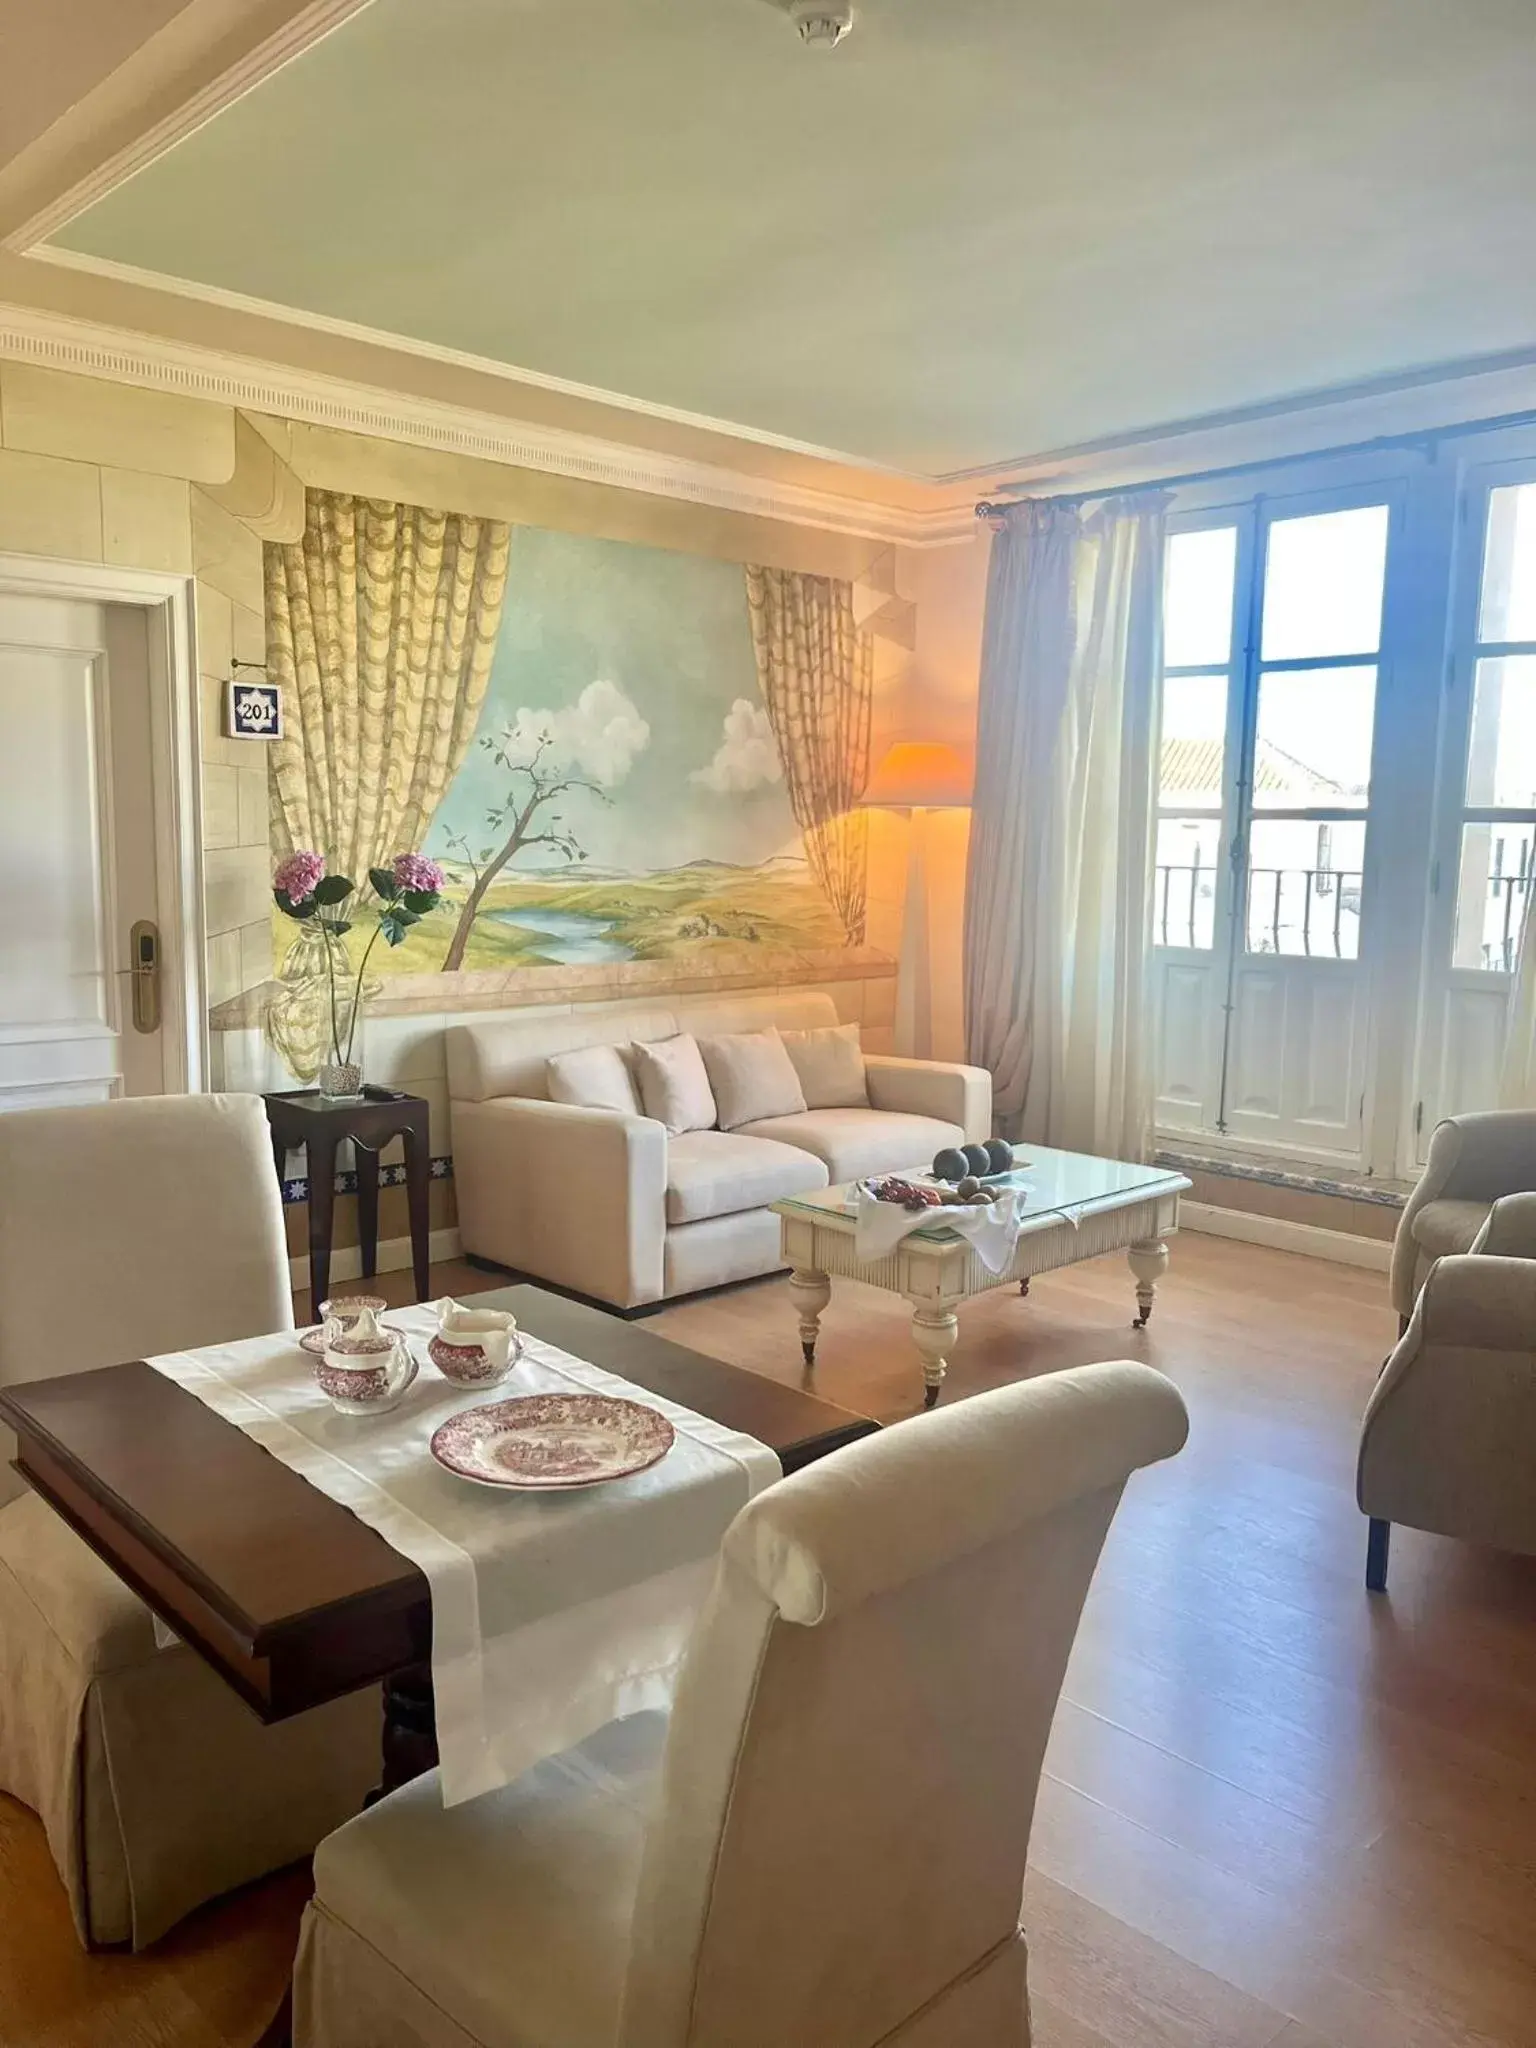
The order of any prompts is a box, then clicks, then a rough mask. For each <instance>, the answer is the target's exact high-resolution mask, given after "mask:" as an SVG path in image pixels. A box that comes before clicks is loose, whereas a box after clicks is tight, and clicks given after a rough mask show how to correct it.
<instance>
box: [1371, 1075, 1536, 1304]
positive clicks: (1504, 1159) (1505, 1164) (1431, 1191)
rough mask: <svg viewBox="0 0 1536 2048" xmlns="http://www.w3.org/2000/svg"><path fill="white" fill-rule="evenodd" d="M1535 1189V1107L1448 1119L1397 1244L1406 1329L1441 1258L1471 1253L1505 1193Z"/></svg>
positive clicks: (1395, 1292) (1395, 1268)
mask: <svg viewBox="0 0 1536 2048" xmlns="http://www.w3.org/2000/svg"><path fill="white" fill-rule="evenodd" d="M1531 1189H1536V1109H1491V1110H1483V1111H1479V1112H1478V1113H1477V1114H1475V1115H1471V1116H1452V1117H1447V1118H1446V1120H1445V1122H1444V1123H1442V1124H1439V1125H1437V1126H1436V1128H1435V1132H1434V1135H1433V1137H1432V1138H1431V1139H1430V1141H1429V1158H1428V1159H1427V1160H1426V1161H1425V1165H1424V1172H1423V1174H1422V1175H1421V1176H1420V1179H1419V1184H1418V1186H1417V1187H1416V1188H1415V1189H1414V1191H1413V1193H1412V1194H1411V1195H1410V1196H1409V1197H1408V1202H1407V1206H1406V1207H1405V1208H1404V1210H1403V1214H1402V1220H1401V1221H1400V1222H1399V1224H1398V1226H1397V1236H1396V1238H1395V1240H1394V1241H1393V1245H1392V1306H1393V1307H1394V1308H1395V1309H1396V1310H1397V1313H1398V1317H1399V1319H1400V1324H1401V1327H1402V1328H1404V1329H1406V1328H1407V1325H1408V1318H1409V1316H1411V1315H1412V1313H1413V1304H1414V1302H1415V1301H1416V1300H1417V1299H1418V1294H1419V1289H1420V1288H1421V1287H1422V1286H1423V1285H1424V1277H1425V1275H1426V1274H1427V1273H1428V1271H1429V1269H1430V1267H1431V1266H1432V1265H1433V1264H1434V1262H1435V1260H1436V1259H1443V1258H1445V1257H1446V1256H1447V1255H1449V1254H1451V1253H1455V1252H1469V1251H1471V1249H1472V1245H1473V1242H1474V1240H1475V1239H1476V1237H1477V1234H1478V1232H1479V1231H1480V1230H1481V1229H1482V1227H1483V1225H1484V1224H1485V1223H1486V1222H1487V1220H1488V1212H1489V1210H1490V1209H1491V1208H1492V1206H1493V1204H1494V1203H1495V1202H1496V1201H1497V1200H1498V1198H1499V1197H1500V1196H1501V1195H1512V1194H1519V1193H1522V1192H1525V1191H1529V1190H1531Z"/></svg>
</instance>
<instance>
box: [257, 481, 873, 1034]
mask: <svg viewBox="0 0 1536 2048" xmlns="http://www.w3.org/2000/svg"><path fill="white" fill-rule="evenodd" d="M319 495H320V494H312V496H313V497H314V498H315V499H316V500H317V501H318V499H319ZM357 502H358V504H359V505H360V504H361V501H357ZM390 509H391V508H385V507H375V508H371V511H372V512H376V513H383V512H386V511H388V510H390ZM393 509H397V510H398V511H399V512H400V513H401V514H402V515H404V514H406V513H408V512H409V509H410V508H404V507H401V508H393ZM332 511H333V508H332V505H331V504H326V505H318V503H317V505H316V506H314V507H312V514H313V515H314V516H312V519H311V530H310V534H309V535H308V536H307V537H306V550H307V557H306V558H305V559H303V560H301V559H300V558H299V555H298V552H297V551H295V550H289V551H288V555H287V561H286V563H284V562H280V561H277V560H276V559H274V560H272V561H270V562H269V636H274V637H278V638H279V644H281V645H283V646H285V647H291V648H292V649H293V653H292V656H291V663H292V672H293V674H294V675H295V678H296V688H295V691H294V694H295V695H296V696H297V697H298V698H299V700H300V708H301V711H302V713H303V717H302V720H301V721H300V723H301V724H302V733H301V734H295V736H294V737H293V738H292V739H290V741H289V743H288V747H287V749H286V750H285V752H284V753H281V754H279V755H278V756H277V757H276V761H275V768H276V780H275V782H274V851H275V852H279V853H281V852H283V851H285V850H286V847H287V846H289V845H298V844H304V843H308V844H315V845H317V846H318V848H319V849H320V850H327V851H328V849H327V839H329V840H331V841H335V842H337V843H338V844H340V846H341V850H340V852H335V851H328V858H329V859H330V861H331V863H332V866H333V867H340V868H341V869H342V870H343V871H345V872H354V873H356V872H366V871H367V867H368V865H369V864H370V862H371V861H372V860H374V859H376V858H378V857H381V856H383V855H384V854H385V849H384V847H383V843H382V838H380V840H379V844H378V846H377V847H372V846H370V847H369V848H368V849H367V850H366V851H365V850H364V849H363V845H362V840H363V837H364V835H362V834H361V833H359V832H356V831H354V832H353V834H352V836H353V840H354V842H356V843H355V845H354V847H352V848H350V849H349V848H348V847H347V846H346V845H345V844H344V843H343V842H344V841H345V839H346V833H347V830H348V828H349V827H350V824H351V820H352V819H353V817H354V814H355V813H356V812H357V811H358V809H359V807H360V806H365V805H367V804H368V803H369V802H374V803H375V808H376V809H377V810H378V812H379V813H380V821H379V823H378V826H377V830H376V832H375V837H378V836H379V834H383V835H385V836H388V833H390V832H394V833H395V834H396V835H397V836H398V837H399V838H400V844H401V845H405V846H409V847H410V848H411V850H420V851H423V852H425V853H426V854H428V855H430V856H431V857H432V858H433V859H434V860H436V861H437V862H438V863H439V865H440V866H441V868H442V869H443V872H444V875H445V877H446V888H445V890H444V901H443V903H442V905H441V906H440V907H439V908H438V909H436V910H435V911H433V912H432V913H431V914H430V915H428V916H425V917H423V918H422V919H421V921H420V922H419V923H417V924H415V925H413V926H412V927H411V929H410V930H409V931H408V932H407V934H406V936H405V938H404V940H403V942H402V943H401V944H399V945H398V946H395V947H393V948H389V949H386V948H384V947H378V948H377V949H376V950H375V951H374V952H373V953H372V954H371V956H370V961H369V973H370V976H373V977H376V978H377V980H378V981H379V982H381V983H385V982H387V980H388V979H389V978H391V977H393V976H396V975H399V974H412V975H420V974H423V973H437V972H442V973H450V974H451V973H458V972H471V973H473V972H476V971H481V970H500V971H506V970H508V969H514V970H515V969H519V968H533V967H544V966H565V967H573V968H582V967H591V968H593V969H595V970H601V969H603V968H604V967H607V966H609V965H610V964H611V963H613V962H616V961H668V960H679V961H681V960H687V961H690V962H694V963H696V964H700V965H704V964H705V963H707V961H708V959H709V957H710V956H711V955H714V956H717V957H722V956H723V955H724V953H725V952H726V951H729V952H731V953H732V954H737V953H739V950H740V949H742V948H751V949H754V950H755V949H762V951H763V952H764V953H768V952H772V951H785V950H792V951H795V952H805V951H824V950H826V949H828V948H839V947H846V946H849V945H856V944H859V943H861V942H862V939H863V935H864V931H863V926H864V890H865V882H864V872H863V864H864V841H863V820H862V816H861V815H860V814H859V813H858V812H857V810H856V809H855V807H854V806H855V802H856V798H857V795H858V793H859V792H860V791H861V790H862V787H863V782H864V777H865V774H866V773H867V767H868V728H869V694H870V683H869V678H870V657H869V649H868V645H867V641H866V640H865V637H864V636H863V635H862V634H860V633H858V632H857V630H856V629H855V628H854V626H853V623H852V610H851V604H850V601H849V597H848V586H846V585H841V586H839V585H836V584H834V583H832V582H831V581H830V579H826V578H819V577H800V576H796V575H794V574H793V573H792V572H787V571H776V570H755V569H751V568H747V569H744V568H743V567H742V565H741V564H739V563H733V562H725V561H718V560H714V559H711V558H707V557H699V556H694V555H686V554H680V553H674V552H671V551H669V550H664V549H658V548H647V547H639V546H635V545H632V544H628V543H624V542H617V541H607V540H599V539H593V538H589V537H585V536H579V535H572V534H564V533H555V532H548V531H544V530H541V529H538V528H528V527H519V528H515V529H513V530H512V533H511V535H510V546H507V545H506V543H505V540H504V541H503V548H504V553H505V561H506V582H505V592H504V597H503V598H502V601H501V604H500V609H499V621H496V622H494V647H493V651H490V650H489V648H488V650H487V651H488V652H489V674H488V677H487V676H486V675H485V671H484V665H483V663H482V667H481V671H480V680H481V683H482V685H483V689H484V696H483V700H482V701H481V702H480V704H479V708H478V711H477V712H475V711H473V710H471V711H470V713H469V716H470V717H472V719H473V723H472V726H471V725H470V724H469V723H468V720H467V718H466V717H465V716H463V715H462V714H463V713H464V710H465V700H464V698H463V696H462V694H461V696H460V698H459V702H458V711H459V714H461V715H460V717H459V726H458V729H457V730H456V731H454V732H453V734H452V736H451V738H449V739H448V740H446V741H441V742H439V741H434V740H433V738H432V731H431V728H432V727H433V726H434V723H435V725H436V726H437V727H438V728H441V729H443V730H447V728H448V725H449V720H450V713H449V711H448V709H447V708H446V707H444V706H443V705H442V703H441V698H440V700H439V708H438V709H436V710H434V709H433V708H432V704H431V699H430V696H428V697H427V699H426V702H427V707H428V708H427V710H426V713H425V715H423V713H422V712H421V711H420V710H415V711H414V725H413V729H412V731H411V733H410V734H409V735H407V734H406V733H405V730H404V727H405V724H406V719H407V717H408V716H410V715H412V714H411V712H410V711H409V709H408V711H407V713H406V714H405V715H402V713H401V709H400V707H401V705H402V704H404V703H405V701H406V693H405V692H404V690H402V689H401V688H400V687H399V686H398V683H397V681H396V680H394V679H393V677H392V663H393V662H394V656H393V653H392V650H393V648H394V647H395V646H396V645H398V643H399V641H400V638H401V636H402V634H403V632H404V631H405V627H404V626H403V625H402V623H401V621H402V620H406V619H408V618H409V617H410V616H411V615H410V614H409V613H408V611H407V607H406V604H405V603H404V602H399V603H396V604H394V605H393V606H392V605H391V604H390V602H389V579H390V578H391V577H392V576H393V577H396V578H408V577H409V575H410V574H411V573H412V564H411V563H410V562H409V560H408V559H407V560H406V561H405V563H404V566H403V567H402V566H401V565H400V561H399V560H398V559H397V555H396V553H394V552H391V551H390V550H389V549H384V548H376V549H370V548H367V547H366V546H365V544H364V540H363V538H362V535H363V531H364V529H363V526H362V524H361V522H360V521H359V522H357V523H356V531H357V532H358V534H359V536H360V538H359V540H358V542H357V545H356V548H355V553H350V554H347V555H346V556H344V558H343V560H342V563H341V581H342V583H343V587H350V586H349V583H348V579H352V580H355V582H356V584H357V587H358V588H359V590H363V589H364V588H365V587H367V588H368V589H369V590H370V591H371V597H370V600H369V602H370V606H371V609H370V610H367V611H365V610H364V609H363V605H362V602H361V600H360V602H359V615H358V619H357V624H356V628H355V631H354V630H352V620H351V615H350V608H348V610H347V611H346V612H345V613H344V614H343V616H342V618H341V623H340V625H339V626H338V623H337V619H336V617H335V616H334V615H332V616H327V615H326V612H325V609H324V607H325V604H326V600H327V594H328V590H329V580H328V573H329V569H330V562H329V559H328V552H327V551H328V550H329V549H330V548H331V547H332V546H333V542H332V541H331V539H330V538H329V535H330V534H331V532H332V530H333V529H332V525H331V524H330V523H328V522H329V521H330V520H331V518H332ZM321 513H324V514H325V515H326V516H325V517H321V516H319V515H320V514H321ZM448 516H449V518H450V521H451V518H452V515H448ZM415 517H416V518H417V521H418V524H420V522H421V521H422V520H424V519H426V518H432V519H441V517H442V515H421V514H419V513H418V514H416V515H415ZM339 530H341V531H342V532H343V533H344V534H345V535H347V536H349V537H350V535H351V534H352V532H353V531H354V525H353V524H352V523H348V522H347V521H346V520H343V521H341V522H340V524H339ZM391 530H392V531H393V529H391ZM400 531H401V532H408V531H409V528H408V527H407V526H402V527H401V529H400ZM396 545H397V547H398V545H399V543H398V542H397V543H396ZM483 545H484V542H483V536H482V549H483ZM442 573H443V575H444V578H445V579H446V574H447V572H446V570H445V571H443V572H442ZM416 574H417V580H418V583H419V582H420V574H419V571H417V572H416ZM274 579H276V581H275V582H274ZM285 579H286V580H285ZM402 587H406V586H404V585H402ZM274 588H275V589H276V590H277V593H278V595H277V599H276V601H274V598H273V596H272V592H273V590H274ZM407 594H408V595H409V596H410V598H411V601H412V602H414V603H415V604H416V606H417V612H416V616H421V615H422V599H421V593H420V591H419V589H418V590H414V591H410V590H409V589H408V588H407ZM274 622H275V626H276V635H274ZM482 624H483V621H482ZM473 625H474V622H473V621H472V622H471V628H472V629H473ZM441 627H442V609H441V606H440V605H439V606H438V607H437V608H436V615H435V623H434V626H433V629H432V630H433V632H434V633H440V631H441ZM485 630H487V631H488V630H489V629H485ZM328 639H329V642H330V643H332V644H333V645H334V648H335V650H336V652H334V653H328ZM353 669H355V675H356V691H357V701H358V706H359V708H358V712H357V721H356V722H357V724H358V726H359V727H360V728H361V731H362V738H361V740H359V739H358V738H357V737H356V736H355V735H354V734H353V732H352V731H351V729H350V720H346V721H344V720H343V719H341V718H339V717H338V716H337V715H336V713H335V705H336V703H337V702H338V701H342V700H344V699H345V697H346V694H347V690H348V687H349V685H350V684H351V683H352V680H353V677H352V674H351V673H350V672H349V671H351V670H353ZM306 673H307V674H309V675H311V676H312V681H311V683H310V687H309V689H308V693H307V696H306V691H305V687H304V678H305V675H306ZM375 674H376V675H377V676H378V678H379V683H378V686H377V687H374V686H373V677H374V675H375ZM380 691H382V692H383V693H384V696H383V705H382V709H381V704H380ZM418 694H420V692H418ZM291 723H292V721H291ZM370 733H372V734H373V735H376V736H375V737H370ZM434 745H435V746H436V747H437V753H438V756H439V758H438V760H437V761H436V763H435V764H429V765H432V766H433V772H435V773H437V775H438V781H437V784H436V787H435V788H434V789H433V791H432V795H431V800H430V801H427V802H423V801H421V800H420V799H419V798H418V797H417V796H416V795H415V794H414V793H411V794H410V798H409V801H407V798H406V796H405V795H403V794H402V791H401V788H400V787H399V785H402V784H403V783H404V781H405V779H406V777H407V774H408V772H409V767H410V764H409V760H408V759H407V757H408V756H409V755H411V754H412V752H414V754H415V756H416V757H417V759H418V760H419V761H421V762H426V761H427V756H428V754H429V752H430V751H431V749H432V747H433V746H434ZM445 750H446V758H444V755H445ZM455 763H456V764H457V765H456V766H455V765H454V764H455ZM359 764H361V770H360V772H359ZM376 776H379V777H382V778H383V781H382V784H376V783H375V777H376ZM420 780H421V776H420V775H419V774H418V775H417V776H416V781H417V782H420ZM374 787H379V788H380V789H381V794H380V795H379V796H378V798H377V799H376V801H375V800H374V799H373V798H372V796H371V791H372V790H373V788H374ZM343 791H346V792H347V793H346V795H345V796H343V794H342V792H343ZM413 792H414V785H413ZM439 792H440V793H439ZM412 804H414V805H415V810H414V812H413V811H412V808H411V806H412ZM391 806H393V809H394V812H395V814H396V821H395V822H394V823H392V824H390V825H389V826H387V827H386V826H385V825H384V823H383V822H382V819H383V814H384V813H385V812H387V811H388V810H389V809H390V808H391ZM412 815H414V816H415V817H416V819H417V821H418V822H417V824H416V826H415V827H412V826H411V825H410V823H409V819H410V818H411V816H412ZM327 819H328V820H329V830H328V829H327ZM407 833H413V834H414V835H416V836H415V837H414V844H413V843H412V840H411V839H409V838H406V837H404V835H405V834H407ZM276 929H277V934H278V942H279V946H280V948H282V949H284V950H287V951H289V953H290V958H291V959H292V973H291V974H290V975H289V976H288V977H286V979H288V981H289V991H288V992H289V994H290V995H292V996H294V997H298V996H299V994H300V990H299V988H298V987H297V986H296V985H295V984H296V982H297V980H298V978H299V977H300V976H301V975H302V977H303V979H304V981H305V984H306V986H307V985H308V984H309V982H310V981H312V979H313V976H314V964H313V962H312V961H307V960H302V959H300V958H299V957H298V956H297V955H296V954H294V953H293V952H292V948H293V941H294V933H293V929H292V926H291V925H290V924H289V923H288V922H287V920H286V919H285V918H283V917H282V916H281V915H279V916H278V918H277V927H276ZM278 958H279V960H280V961H281V960H282V959H283V951H279V954H278ZM722 964H723V957H722ZM705 971H707V965H706V968H705ZM596 978H597V977H596V976H594V979H596ZM284 979H285V976H284V974H283V972H282V970H281V968H280V970H279V981H280V983H281V982H282V981H283V980H284ZM277 1007H278V1008H279V1009H281V1008H282V1007H283V997H282V995H281V994H280V995H279V996H278V997H277ZM286 1035H287V1034H286V1033H285V1034H284V1036H285V1037H286Z"/></svg>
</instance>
